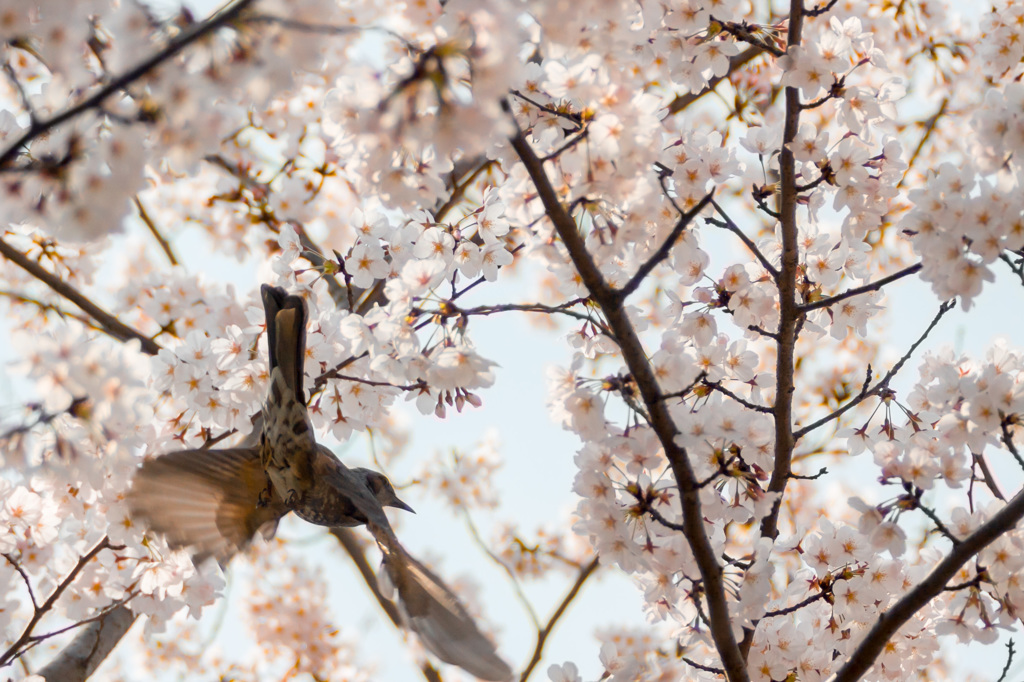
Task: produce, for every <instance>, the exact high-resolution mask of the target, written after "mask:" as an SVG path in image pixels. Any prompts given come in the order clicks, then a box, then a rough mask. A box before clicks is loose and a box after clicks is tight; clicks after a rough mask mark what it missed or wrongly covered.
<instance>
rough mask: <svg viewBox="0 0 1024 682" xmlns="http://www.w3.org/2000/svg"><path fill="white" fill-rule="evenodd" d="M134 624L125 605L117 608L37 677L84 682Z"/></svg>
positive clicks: (87, 629) (74, 640)
mask: <svg viewBox="0 0 1024 682" xmlns="http://www.w3.org/2000/svg"><path fill="white" fill-rule="evenodd" d="M134 622H135V614H134V613H132V611H131V610H130V609H129V608H128V607H127V606H125V605H123V604H122V605H121V606H117V607H115V608H114V609H113V610H112V611H110V612H108V613H106V614H104V615H103V617H102V618H99V619H97V620H95V621H93V622H92V623H89V625H88V626H87V627H86V628H85V629H83V630H82V631H81V632H80V633H78V636H77V637H75V638H74V639H73V640H72V641H71V643H70V644H68V645H67V646H66V647H64V649H63V650H62V651H61V652H60V653H59V654H58V655H57V656H56V657H55V658H54V659H53V660H52V661H50V662H49V663H47V664H46V665H45V666H44V667H43V668H42V669H40V670H39V672H38V674H39V675H41V676H42V677H43V679H45V680H48V681H49V682H84V681H85V680H86V679H88V678H89V676H90V675H92V674H93V672H94V671H95V670H96V668H98V667H99V666H100V664H101V663H103V661H104V660H105V659H106V657H107V656H108V655H110V652H111V651H113V650H114V647H115V646H117V643H118V642H120V641H121V638H122V637H124V635H125V633H127V632H128V630H129V629H130V628H131V626H132V623H134Z"/></svg>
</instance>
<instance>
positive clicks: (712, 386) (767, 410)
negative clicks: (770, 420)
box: [703, 381, 772, 414]
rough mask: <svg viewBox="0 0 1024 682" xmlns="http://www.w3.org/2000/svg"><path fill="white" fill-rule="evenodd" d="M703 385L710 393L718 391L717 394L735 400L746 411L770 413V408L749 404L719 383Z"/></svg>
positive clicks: (705, 382) (708, 382) (705, 383)
mask: <svg viewBox="0 0 1024 682" xmlns="http://www.w3.org/2000/svg"><path fill="white" fill-rule="evenodd" d="M703 384H704V385H705V386H707V387H708V388H710V389H711V390H712V391H718V392H719V393H721V394H722V395H724V396H725V397H727V398H731V399H733V400H735V401H736V402H738V403H739V404H740V405H742V406H743V407H745V408H747V409H748V410H753V411H754V412H761V413H763V414H771V413H772V408H770V407H765V406H764V405H757V404H755V403H752V402H750V401H749V400H747V399H745V398H742V397H741V396H739V395H737V394H736V393H733V392H732V391H730V390H729V389H727V388H726V387H725V386H722V382H720V381H716V382H710V381H704V382H703Z"/></svg>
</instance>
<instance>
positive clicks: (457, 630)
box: [367, 524, 512, 682]
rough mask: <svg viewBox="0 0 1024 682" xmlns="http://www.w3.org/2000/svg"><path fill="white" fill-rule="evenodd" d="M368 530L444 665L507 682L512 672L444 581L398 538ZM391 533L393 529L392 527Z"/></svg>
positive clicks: (407, 614)
mask: <svg viewBox="0 0 1024 682" xmlns="http://www.w3.org/2000/svg"><path fill="white" fill-rule="evenodd" d="M367 527H368V528H369V529H370V531H371V532H372V533H373V534H374V537H375V538H377V541H378V543H380V544H381V548H382V550H383V551H384V568H385V570H386V571H387V572H388V577H389V578H390V579H391V582H392V584H393V585H394V586H395V588H396V590H397V591H398V606H399V610H400V611H401V612H402V615H403V617H404V618H405V621H406V624H407V626H408V627H409V629H410V630H412V631H413V632H415V633H416V634H417V635H418V636H419V638H420V641H421V642H422V643H423V646H424V647H426V649H427V650H428V651H429V652H430V653H432V654H433V655H434V656H437V657H438V658H439V659H441V660H442V661H444V662H445V663H450V664H452V665H457V666H459V667H460V668H462V669H463V670H465V671H466V672H468V673H470V674H471V675H475V676H476V677H478V678H479V679H481V680H491V681H492V682H504V681H505V680H508V679H511V677H512V669H511V668H510V667H509V665H508V664H507V663H506V662H505V661H503V660H502V659H501V657H499V656H498V652H497V649H495V647H494V644H493V643H492V642H491V640H489V639H488V638H487V637H486V636H485V635H484V633H482V632H481V631H480V628H478V627H477V625H476V621H475V620H474V619H473V617H472V616H471V615H470V614H469V612H468V611H466V609H465V607H463V606H462V603H461V602H460V601H459V598H458V597H456V596H455V593H454V592H452V591H451V590H450V589H449V588H448V586H446V585H445V584H444V582H443V581H442V580H441V579H440V578H439V577H438V576H437V575H435V574H434V573H433V572H432V571H431V570H430V569H428V568H427V567H426V566H424V565H423V564H421V563H420V562H419V561H417V560H416V559H415V558H414V557H413V556H411V555H410V554H409V553H408V552H407V551H406V550H405V548H403V547H402V546H401V545H400V544H398V541H397V540H396V539H395V538H394V534H393V533H388V532H382V531H381V529H379V528H375V527H374V526H373V525H372V524H367ZM388 530H390V529H388Z"/></svg>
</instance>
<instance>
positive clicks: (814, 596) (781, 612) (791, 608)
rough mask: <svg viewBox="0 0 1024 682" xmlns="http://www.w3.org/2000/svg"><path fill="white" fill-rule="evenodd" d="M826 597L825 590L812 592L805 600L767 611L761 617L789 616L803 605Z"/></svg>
mask: <svg viewBox="0 0 1024 682" xmlns="http://www.w3.org/2000/svg"><path fill="white" fill-rule="evenodd" d="M824 598H825V593H824V592H818V593H817V594H812V595H811V596H810V597H807V598H806V599H804V600H803V601H800V602H797V603H796V604H793V605H792V606H787V607H786V608H784V609H778V610H776V611H765V612H764V615H763V616H761V618H776V617H778V616H788V615H789V614H791V613H793V612H794V611H799V610H800V609H802V608H803V607H805V606H809V605H810V604H813V603H814V602H816V601H818V600H820V599H824Z"/></svg>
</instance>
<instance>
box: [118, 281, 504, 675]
mask: <svg viewBox="0 0 1024 682" xmlns="http://www.w3.org/2000/svg"><path fill="white" fill-rule="evenodd" d="M262 296H263V307H264V310H265V311H266V316H267V343H268V349H269V354H270V381H269V386H268V390H267V397H266V399H265V401H264V404H263V414H262V430H261V432H260V437H259V443H258V444H257V445H256V446H254V447H238V448H225V449H209V450H207V449H199V450H185V451H182V452H175V453H171V454H168V455H163V456H161V457H157V458H155V459H150V460H147V461H146V462H144V463H143V465H142V467H141V468H140V469H139V471H138V473H137V474H136V475H135V478H134V482H133V485H132V489H131V490H130V491H129V495H128V504H129V508H130V510H131V513H132V515H133V517H135V518H136V519H139V520H142V521H144V522H146V523H147V524H148V525H149V527H150V529H151V530H153V531H155V532H157V533H161V534H163V535H164V536H165V537H166V539H167V543H168V545H170V546H171V547H172V548H189V549H190V551H191V552H192V555H193V559H194V561H195V562H196V563H199V562H201V561H204V560H205V559H206V558H207V557H215V558H216V559H217V561H218V562H220V564H221V565H226V564H227V562H228V561H230V559H231V558H232V557H233V556H234V555H235V554H236V553H238V552H240V551H241V550H243V549H245V547H246V546H248V544H249V543H250V542H251V540H252V538H253V537H254V536H255V535H256V533H258V532H259V533H262V534H263V535H265V536H269V535H272V534H273V532H274V530H275V529H276V528H277V523H278V521H279V520H280V519H281V517H283V516H284V515H286V514H287V513H288V512H289V511H293V512H295V514H296V515H297V516H299V518H301V519H303V520H305V521H308V522H309V523H313V524H316V525H320V526H349V527H350V526H359V525H365V526H366V528H367V529H368V530H369V531H370V533H371V534H372V535H373V537H374V539H375V540H376V541H377V544H378V546H379V547H380V548H381V551H382V552H383V554H384V567H385V569H386V571H387V574H388V577H389V578H390V579H391V582H392V583H393V584H394V585H395V587H396V588H397V591H398V596H399V605H400V607H401V608H400V611H401V612H402V613H403V615H404V617H405V620H406V623H407V624H408V626H409V627H410V629H412V630H414V631H415V632H417V633H418V634H419V635H420V638H421V640H422V641H423V643H424V645H425V646H426V647H427V649H429V650H430V651H431V652H433V653H434V654H435V655H436V656H437V657H438V658H440V659H441V660H443V661H446V662H448V663H452V664H454V665H458V666H460V667H462V668H464V669H465V670H467V671H468V672H470V673H472V674H474V675H476V676H477V677H479V678H481V679H485V680H496V681H500V680H507V679H509V678H510V677H511V674H512V670H511V669H510V668H509V667H508V665H507V664H506V663H505V662H504V661H503V660H501V658H499V657H498V655H497V652H496V651H495V649H494V645H493V644H492V643H491V642H490V641H489V640H488V639H487V638H486V637H485V636H484V635H483V634H482V633H481V632H480V630H479V629H478V628H477V626H476V623H475V622H474V620H473V619H472V617H471V616H470V615H469V614H468V613H467V612H466V610H465V609H464V608H463V607H462V605H461V604H460V603H459V601H458V598H457V597H456V596H455V594H454V593H453V592H452V591H451V590H450V589H448V587H447V586H445V584H444V583H443V582H442V581H441V580H440V578H438V577H437V576H436V575H434V574H433V573H431V572H430V571H429V570H427V569H426V567H424V566H423V565H422V564H420V563H419V562H418V561H416V560H415V559H414V558H413V557H411V556H410V555H409V553H408V552H407V551H406V550H405V548H403V547H402V545H401V544H400V543H399V542H398V538H397V537H396V536H395V533H394V530H392V528H391V524H390V522H389V521H388V517H387V515H386V514H385V513H384V507H385V506H391V507H398V508H400V509H405V510H407V511H412V509H411V508H410V507H409V506H408V505H406V504H405V503H404V502H402V501H401V500H400V499H399V498H398V495H397V494H396V493H395V490H394V488H393V487H392V485H391V482H390V481H388V479H387V477H385V476H384V475H383V474H381V473H379V472H376V471H372V470H370V469H362V468H355V469H350V468H349V467H347V466H345V465H344V464H343V463H342V462H341V461H339V460H338V458H337V457H335V456H334V454H333V453H332V452H331V451H330V450H328V449H327V448H326V447H324V446H322V445H319V444H318V443H317V442H316V439H315V437H314V433H313V426H312V422H311V421H310V418H309V412H308V410H307V408H306V398H305V391H304V390H303V380H304V379H303V377H304V373H303V366H304V359H305V347H306V343H305V338H306V318H307V312H306V305H305V302H304V301H303V300H302V298H300V297H298V296H293V295H289V294H287V293H286V292H285V291H284V290H283V289H280V288H277V287H269V286H264V287H263V288H262Z"/></svg>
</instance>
